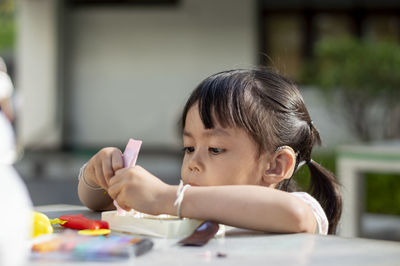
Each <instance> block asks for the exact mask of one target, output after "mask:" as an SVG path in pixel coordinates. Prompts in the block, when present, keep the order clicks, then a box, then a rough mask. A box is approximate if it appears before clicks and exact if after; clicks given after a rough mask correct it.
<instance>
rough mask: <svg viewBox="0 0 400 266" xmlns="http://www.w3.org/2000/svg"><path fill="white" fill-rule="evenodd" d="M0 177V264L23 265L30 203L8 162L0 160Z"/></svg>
mask: <svg viewBox="0 0 400 266" xmlns="http://www.w3.org/2000/svg"><path fill="white" fill-rule="evenodd" d="M0 141H2V139H0ZM0 177H1V182H2V186H0V202H3V205H2V215H1V219H0V228H1V230H0V265H25V264H26V261H27V259H28V255H29V252H30V246H29V243H30V242H29V240H30V236H31V226H32V203H31V200H30V197H29V194H28V191H27V189H26V187H25V185H24V183H23V182H22V180H21V178H20V177H19V175H18V173H17V172H16V171H15V170H14V168H13V167H12V166H11V165H7V164H3V163H0Z"/></svg>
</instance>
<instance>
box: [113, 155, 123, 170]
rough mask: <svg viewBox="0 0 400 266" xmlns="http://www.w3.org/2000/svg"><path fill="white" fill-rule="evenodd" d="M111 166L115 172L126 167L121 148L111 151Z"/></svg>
mask: <svg viewBox="0 0 400 266" xmlns="http://www.w3.org/2000/svg"><path fill="white" fill-rule="evenodd" d="M111 167H112V169H113V171H114V172H116V171H118V170H119V169H121V168H124V160H123V158H122V153H121V151H120V150H114V151H113V152H112V153H111Z"/></svg>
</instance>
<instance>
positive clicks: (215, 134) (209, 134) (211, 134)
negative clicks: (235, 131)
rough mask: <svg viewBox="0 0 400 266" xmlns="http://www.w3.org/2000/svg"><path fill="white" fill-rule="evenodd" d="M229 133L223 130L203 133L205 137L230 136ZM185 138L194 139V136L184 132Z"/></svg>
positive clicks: (218, 129) (209, 130)
mask: <svg viewBox="0 0 400 266" xmlns="http://www.w3.org/2000/svg"><path fill="white" fill-rule="evenodd" d="M230 135H231V134H229V132H228V131H226V130H223V129H221V128H213V129H208V130H207V131H206V132H204V133H203V136H204V137H213V136H230ZM183 136H185V137H190V138H192V137H193V136H192V134H190V132H187V131H186V130H183Z"/></svg>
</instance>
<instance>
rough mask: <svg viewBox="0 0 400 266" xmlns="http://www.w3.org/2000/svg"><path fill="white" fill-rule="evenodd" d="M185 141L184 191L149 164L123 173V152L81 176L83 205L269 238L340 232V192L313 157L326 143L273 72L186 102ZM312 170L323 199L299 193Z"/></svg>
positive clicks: (206, 88)
mask: <svg viewBox="0 0 400 266" xmlns="http://www.w3.org/2000/svg"><path fill="white" fill-rule="evenodd" d="M182 135H183V143H184V151H185V155H184V159H183V163H182V169H181V178H182V181H183V184H184V185H185V186H184V187H183V188H182V187H178V186H172V185H168V184H166V183H164V182H162V181H161V180H160V179H158V178H157V177H156V176H154V175H152V174H151V173H149V172H148V171H146V170H145V169H143V168H142V167H140V166H134V167H131V168H123V159H122V153H121V151H120V150H119V149H117V148H104V149H102V150H100V151H99V152H98V153H97V154H96V155H94V156H93V157H92V158H91V159H90V160H89V162H88V164H87V165H85V166H84V167H83V168H82V171H81V175H80V182H79V187H78V193H79V197H80V199H81V201H82V203H83V204H85V205H86V206H88V207H89V208H91V209H93V210H107V209H112V208H114V205H113V203H112V202H113V199H115V200H117V202H118V204H119V205H120V206H121V207H122V208H123V209H126V210H129V209H131V208H132V209H135V210H137V211H140V212H145V213H149V214H155V215H156V214H162V213H164V214H171V215H178V216H180V217H188V218H195V219H201V220H213V221H216V222H219V223H223V224H227V225H231V226H236V227H242V228H248V229H255V230H261V231H265V232H281V233H290V232H293V233H294V232H309V233H320V234H327V233H329V234H334V233H335V232H336V226H337V223H338V220H339V218H340V214H341V197H340V193H339V186H338V183H337V182H336V180H335V178H334V176H333V174H332V173H330V172H329V171H327V170H326V169H324V168H323V167H322V166H321V165H319V164H318V163H316V162H315V161H313V160H312V159H311V151H312V148H313V146H314V144H315V143H318V144H320V143H321V140H320V136H319V133H318V131H317V129H316V128H315V127H314V125H313V122H312V120H311V119H310V116H309V114H308V111H307V109H306V107H305V105H304V102H303V99H302V97H301V95H300V93H299V91H298V89H297V88H296V86H295V85H294V84H293V83H292V82H291V81H289V80H287V79H286V78H284V77H282V76H280V75H278V74H276V73H273V72H270V71H268V70H264V69H251V70H231V71H225V72H221V73H217V74H215V75H213V76H211V77H209V78H207V79H205V80H204V81H203V82H201V83H200V85H199V86H198V87H197V88H196V89H195V90H194V91H193V93H192V94H191V96H190V98H189V100H188V101H187V103H186V106H185V108H184V110H183V114H182ZM303 164H306V165H307V166H308V167H309V169H310V173H311V181H310V184H311V185H310V191H311V193H312V195H313V196H314V197H315V199H316V200H315V199H314V197H312V196H310V195H309V194H307V193H305V192H294V191H295V186H294V181H291V179H292V177H293V175H294V173H295V172H296V170H297V169H298V168H299V167H301V166H302V165H303ZM104 190H106V191H107V192H108V193H104ZM177 192H178V195H179V200H177ZM174 203H175V204H174ZM321 206H322V208H321Z"/></svg>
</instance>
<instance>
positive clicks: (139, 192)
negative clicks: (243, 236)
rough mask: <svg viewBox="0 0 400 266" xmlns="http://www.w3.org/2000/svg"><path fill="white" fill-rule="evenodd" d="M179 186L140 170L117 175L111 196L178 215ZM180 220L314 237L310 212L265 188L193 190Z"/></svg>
mask: <svg viewBox="0 0 400 266" xmlns="http://www.w3.org/2000/svg"><path fill="white" fill-rule="evenodd" d="M177 189H178V186H172V185H167V184H165V183H164V182H162V181H161V180H160V179H158V178H157V177H155V176H154V175H152V174H150V173H149V172H147V171H146V170H145V169H144V168H142V167H140V166H135V167H132V168H124V169H121V170H118V171H117V172H116V174H115V176H114V177H113V178H112V179H111V180H110V186H109V188H108V192H109V194H110V196H111V197H112V198H113V199H116V200H117V201H118V204H119V205H120V206H121V207H122V208H124V209H126V210H129V209H130V208H133V209H135V210H137V211H140V212H145V213H149V214H162V213H164V214H171V215H176V214H177V207H176V206H174V202H175V200H176V192H177ZM181 216H182V217H188V218H195V219H200V220H213V221H216V222H219V223H223V224H227V225H232V226H236V227H241V228H248V229H254V230H261V231H265V232H281V233H289V232H292V233H294V232H309V233H314V232H315V229H316V219H315V216H314V214H313V212H312V210H311V208H310V207H309V206H308V205H307V204H306V203H305V202H303V201H302V200H301V199H299V198H297V197H296V196H294V195H291V194H290V193H287V192H283V191H280V190H276V189H272V188H268V187H262V186H239V185H235V186H210V187H189V188H188V189H187V190H186V191H185V193H184V198H183V201H182V204H181Z"/></svg>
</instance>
